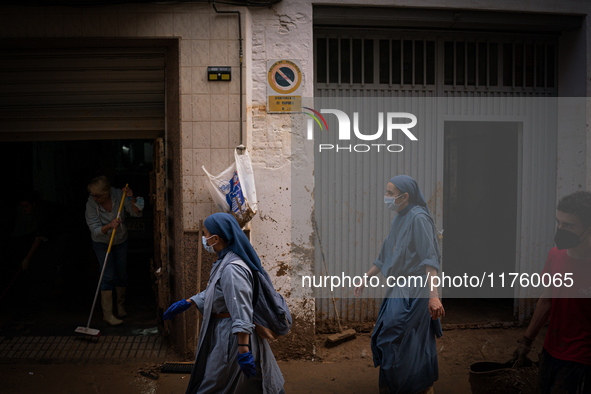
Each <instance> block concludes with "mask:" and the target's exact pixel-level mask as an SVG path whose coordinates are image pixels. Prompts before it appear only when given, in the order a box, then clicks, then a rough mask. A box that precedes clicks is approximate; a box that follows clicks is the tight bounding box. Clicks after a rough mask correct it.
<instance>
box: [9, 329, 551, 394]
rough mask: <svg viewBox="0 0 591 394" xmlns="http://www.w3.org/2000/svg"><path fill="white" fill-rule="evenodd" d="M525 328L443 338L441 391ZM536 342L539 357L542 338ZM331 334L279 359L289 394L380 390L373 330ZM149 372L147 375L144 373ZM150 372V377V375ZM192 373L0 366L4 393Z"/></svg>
mask: <svg viewBox="0 0 591 394" xmlns="http://www.w3.org/2000/svg"><path fill="white" fill-rule="evenodd" d="M523 331H524V329H523V328H494V329H467V330H464V329H453V330H446V331H444V336H443V338H441V339H439V340H438V342H437V349H438V357H439V381H437V382H436V383H435V391H436V392H437V393H470V392H471V390H470V384H469V381H468V377H469V367H470V365H471V364H472V363H474V362H478V361H495V362H504V361H507V360H508V359H509V358H510V356H511V353H512V352H513V349H514V348H515V344H516V340H517V339H518V338H519V337H520V336H521V335H523ZM544 334H545V332H542V333H541V334H540V337H539V338H538V340H537V341H536V342H535V344H534V349H533V351H532V353H531V355H532V359H534V360H537V354H538V352H539V351H540V350H541V345H542V338H543V335H544ZM325 339H326V335H318V336H317V339H316V356H315V358H314V360H294V361H279V366H280V368H281V370H282V372H283V375H284V377H285V380H286V383H285V391H286V392H287V393H367V392H370V393H371V392H378V386H377V382H378V370H377V369H376V368H374V367H373V361H372V355H371V347H370V334H368V333H363V334H360V335H358V336H357V338H355V339H354V340H351V341H349V342H346V343H343V344H341V345H339V346H337V347H334V348H330V349H328V348H326V347H325V346H324V342H325ZM142 373H143V374H142ZM145 375H148V376H145ZM188 379H189V376H188V375H184V374H165V373H159V365H157V364H146V363H142V362H141V360H137V363H127V364H119V365H113V364H111V365H109V364H106V365H105V364H100V365H96V364H95V365H90V364H87V365H40V364H27V365H24V364H22V365H0V382H1V383H0V392H2V393H41V392H42V393H77V394H78V393H115V394H117V393H126V394H127V393H129V394H134V393H138V394H139V393H141V394H151V393H183V392H184V390H185V388H186V385H187V383H188Z"/></svg>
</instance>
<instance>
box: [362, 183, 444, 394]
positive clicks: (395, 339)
mask: <svg viewBox="0 0 591 394" xmlns="http://www.w3.org/2000/svg"><path fill="white" fill-rule="evenodd" d="M384 202H385V203H386V205H387V207H388V208H390V209H392V210H393V211H395V212H396V213H397V215H396V217H395V218H394V220H392V224H391V225H390V232H389V233H388V236H387V237H386V239H385V241H384V243H383V245H382V250H381V251H380V255H379V257H378V258H377V259H376V261H375V262H374V265H373V266H372V268H371V269H370V270H369V271H368V273H367V276H368V277H371V276H375V275H377V274H378V273H380V272H381V273H382V274H383V275H384V276H385V277H396V278H398V277H400V276H404V277H407V278H408V277H410V276H421V277H423V279H426V278H427V277H430V276H434V275H437V273H438V272H439V268H440V252H439V246H438V244H437V236H436V230H435V225H434V223H433V220H432V219H431V216H430V214H429V210H428V209H427V203H426V202H425V198H424V197H423V193H422V192H421V190H420V189H419V186H418V184H417V182H416V181H415V180H414V179H412V178H411V177H409V176H406V175H398V176H395V177H394V178H392V179H390V181H389V182H388V184H387V185H386V195H385V197H384ZM399 283H400V282H399ZM407 284H408V285H407V286H402V287H401V286H398V285H397V286H395V287H389V288H388V292H387V294H386V297H385V298H384V300H383V302H382V306H381V307H380V312H379V314H378V319H377V321H376V325H375V328H374V331H373V333H372V337H371V348H372V352H373V358H374V365H375V366H376V367H378V366H379V367H380V374H379V385H380V392H381V393H432V392H433V382H435V381H436V380H437V379H438V377H439V372H438V367H437V347H436V343H435V338H436V337H437V338H439V337H441V335H442V331H441V323H440V321H439V318H440V317H442V316H445V310H444V309H443V305H442V304H441V301H440V300H439V296H438V293H437V289H436V288H435V289H432V290H431V289H430V286H427V287H424V288H423V287H421V286H419V285H416V286H415V285H414V284H413V283H412V282H411V283H408V282H407ZM362 293H363V287H358V288H356V289H355V295H356V296H361V294H362Z"/></svg>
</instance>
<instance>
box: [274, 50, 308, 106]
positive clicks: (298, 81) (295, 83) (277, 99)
mask: <svg viewBox="0 0 591 394" xmlns="http://www.w3.org/2000/svg"><path fill="white" fill-rule="evenodd" d="M301 86H302V71H301V69H300V66H299V64H298V63H297V61H296V60H285V59H284V60H269V61H267V112H277V113H282V112H284V113H285V112H301V110H302V94H301V90H302V88H301Z"/></svg>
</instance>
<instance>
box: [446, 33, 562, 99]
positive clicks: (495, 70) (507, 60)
mask: <svg viewBox="0 0 591 394" xmlns="http://www.w3.org/2000/svg"><path fill="white" fill-rule="evenodd" d="M443 52H444V55H443V56H444V85H448V86H453V87H462V86H463V87H468V86H472V87H482V86H484V87H487V88H488V87H497V86H502V87H511V88H544V89H552V88H555V70H556V66H555V64H556V60H557V59H556V55H555V44H554V43H548V42H545V43H535V42H533V41H522V42H489V41H467V40H454V41H445V42H444V44H443Z"/></svg>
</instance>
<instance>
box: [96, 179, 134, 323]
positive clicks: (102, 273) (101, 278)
mask: <svg viewBox="0 0 591 394" xmlns="http://www.w3.org/2000/svg"><path fill="white" fill-rule="evenodd" d="M128 185H129V183H126V184H125V189H127V186H128ZM123 201H125V192H123V195H122V196H121V203H120V204H119V210H118V211H117V219H119V217H120V216H121V207H123ZM116 229H117V227H115V228H114V229H113V232H112V233H111V240H110V241H109V248H108V249H107V254H106V255H105V261H104V262H103V269H102V270H101V276H100V278H99V281H98V285H97V286H96V292H95V293H94V301H92V308H90V316H88V323H87V324H86V328H88V327H90V321H91V320H92V314H93V313H94V307H95V305H96V299H97V298H98V293H99V290H100V288H101V282H102V281H103V275H104V274H105V267H106V266H107V259H108V258H109V253H110V252H111V246H112V245H113V238H115V230H116Z"/></svg>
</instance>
